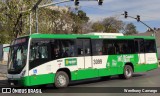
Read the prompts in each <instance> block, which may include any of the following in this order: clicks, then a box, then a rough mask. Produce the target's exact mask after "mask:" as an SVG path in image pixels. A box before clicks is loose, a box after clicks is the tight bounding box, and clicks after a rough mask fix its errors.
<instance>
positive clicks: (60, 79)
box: [57, 75, 66, 86]
mask: <svg viewBox="0 0 160 96" xmlns="http://www.w3.org/2000/svg"><path fill="white" fill-rule="evenodd" d="M57 80H58V83H59V85H60V86H64V85H65V84H66V78H65V76H63V75H59V76H58V78H57Z"/></svg>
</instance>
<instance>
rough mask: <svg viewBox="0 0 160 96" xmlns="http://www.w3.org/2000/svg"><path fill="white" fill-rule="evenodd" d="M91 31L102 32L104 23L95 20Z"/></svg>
mask: <svg viewBox="0 0 160 96" xmlns="http://www.w3.org/2000/svg"><path fill="white" fill-rule="evenodd" d="M92 29H93V32H104V29H105V27H104V25H103V24H102V23H100V22H95V23H93V25H92Z"/></svg>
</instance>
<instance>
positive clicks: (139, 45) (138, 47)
mask: <svg viewBox="0 0 160 96" xmlns="http://www.w3.org/2000/svg"><path fill="white" fill-rule="evenodd" d="M134 44H135V51H136V52H137V53H138V59H139V60H138V64H145V62H146V60H145V52H144V50H145V49H144V48H145V45H144V39H135V40H134Z"/></svg>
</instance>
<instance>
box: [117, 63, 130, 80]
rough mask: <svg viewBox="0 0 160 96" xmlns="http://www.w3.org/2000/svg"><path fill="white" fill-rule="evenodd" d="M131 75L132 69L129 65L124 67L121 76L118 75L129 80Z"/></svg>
mask: <svg viewBox="0 0 160 96" xmlns="http://www.w3.org/2000/svg"><path fill="white" fill-rule="evenodd" d="M132 75H133V68H132V67H131V66H130V65H125V67H124V72H123V74H121V75H119V77H120V78H123V79H129V78H131V77H132Z"/></svg>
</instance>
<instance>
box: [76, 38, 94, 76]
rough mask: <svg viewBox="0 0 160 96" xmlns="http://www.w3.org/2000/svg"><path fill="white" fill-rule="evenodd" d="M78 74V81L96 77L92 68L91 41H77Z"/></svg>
mask: <svg viewBox="0 0 160 96" xmlns="http://www.w3.org/2000/svg"><path fill="white" fill-rule="evenodd" d="M77 51H78V52H77V55H78V59H79V60H78V72H77V79H86V78H92V77H95V74H94V70H93V68H92V56H91V40H90V39H77Z"/></svg>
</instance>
